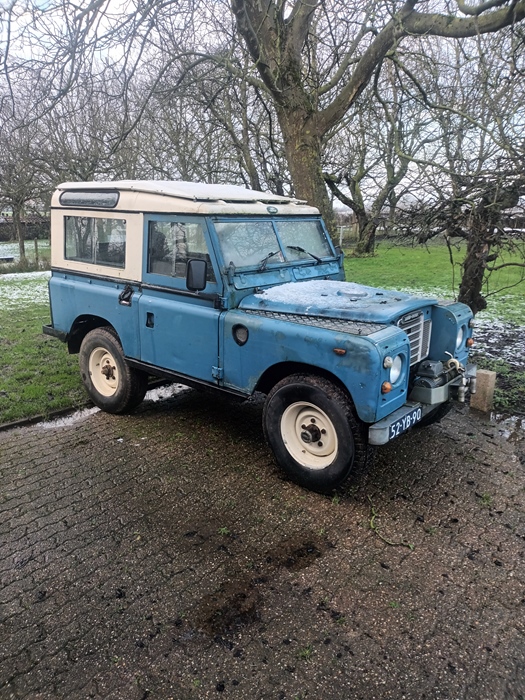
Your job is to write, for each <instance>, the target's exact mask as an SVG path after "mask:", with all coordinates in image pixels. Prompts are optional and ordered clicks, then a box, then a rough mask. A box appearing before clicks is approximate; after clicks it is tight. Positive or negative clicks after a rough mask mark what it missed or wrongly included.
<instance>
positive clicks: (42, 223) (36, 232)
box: [0, 219, 50, 241]
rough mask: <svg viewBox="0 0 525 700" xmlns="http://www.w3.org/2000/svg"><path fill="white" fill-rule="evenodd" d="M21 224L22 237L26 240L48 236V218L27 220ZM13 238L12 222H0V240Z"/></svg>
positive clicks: (13, 228) (11, 239)
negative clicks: (23, 231)
mask: <svg viewBox="0 0 525 700" xmlns="http://www.w3.org/2000/svg"><path fill="white" fill-rule="evenodd" d="M23 226H24V228H25V235H24V238H25V240H26V241H31V240H33V239H34V238H49V229H50V222H49V219H40V220H39V221H28V222H26V223H25V224H23ZM13 240H15V227H14V226H13V224H12V223H11V222H10V221H4V222H0V241H13Z"/></svg>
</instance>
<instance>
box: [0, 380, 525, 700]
mask: <svg viewBox="0 0 525 700" xmlns="http://www.w3.org/2000/svg"><path fill="white" fill-rule="evenodd" d="M260 414H261V408H260V405H257V404H251V403H249V404H245V405H238V404H236V403H229V402H227V401H224V400H222V399H215V397H211V398H210V397H209V396H207V395H203V394H199V393H197V392H191V391H189V392H186V393H185V394H182V395H180V396H178V397H175V398H173V399H170V400H168V401H165V402H160V403H156V404H151V403H149V404H148V403H145V404H144V405H143V406H142V407H141V408H140V409H139V410H138V411H137V412H136V413H135V414H134V415H130V416H110V415H105V414H102V413H96V414H93V415H91V416H89V417H87V418H85V419H84V420H81V421H79V422H74V423H72V424H71V425H66V426H62V427H49V426H47V427H46V428H45V429H44V428H42V427H41V426H38V425H35V426H31V427H26V428H16V429H12V430H10V431H7V432H3V433H0V455H1V458H0V478H1V479H2V494H1V497H0V700H7V699H8V698H9V699H11V698H13V700H22V699H23V700H57V699H58V700H61V699H64V700H65V699H66V698H67V699H68V700H75V699H76V698H78V699H79V700H84V699H86V698H93V699H95V700H98V698H105V699H108V698H109V699H111V700H121V699H122V700H135V698H136V699H137V700H145V699H146V698H148V699H149V700H151V699H155V700H169V699H170V698H173V699H174V700H192V699H193V698H196V699H200V698H203V699H205V698H220V697H224V698H229V699H230V700H232V699H233V700H246V699H247V698H249V699H250V700H252V699H253V700H266V698H268V700H270V699H271V700H294V699H295V698H301V699H306V698H311V699H315V700H318V699H320V698H323V700H361V699H362V700H373V699H374V698H376V699H378V700H390V699H392V700H400V699H401V698H405V699H406V700H422V699H423V698H426V699H427V700H440V699H442V698H443V699H445V698H447V699H449V700H456V699H458V698H462V699H465V700H499V699H502V700H503V699H504V698H505V699H508V700H511V699H513V700H520V698H521V700H523V698H525V490H524V483H525V482H524V476H525V459H524V453H525V435H520V434H518V435H517V436H516V435H515V436H514V438H515V439H514V441H505V440H503V439H502V438H501V436H500V435H499V432H498V427H497V426H495V425H491V424H490V423H489V422H488V421H487V420H486V419H483V418H482V417H480V416H479V415H478V414H475V413H469V411H468V408H464V409H461V410H458V411H453V412H452V413H451V414H449V416H447V417H446V418H445V419H444V420H443V421H442V422H441V424H439V425H435V426H432V427H430V428H428V429H425V430H417V431H413V432H412V433H410V434H409V435H406V436H404V437H402V438H401V439H399V440H398V441H396V442H393V443H392V444H390V445H386V446H384V447H382V448H379V449H377V450H376V457H375V463H374V464H373V465H372V466H371V467H370V468H369V469H368V470H367V471H366V472H360V473H356V474H354V475H353V476H352V477H351V479H350V480H349V481H348V483H347V484H346V486H345V488H344V489H341V490H340V492H338V493H337V494H334V497H333V498H330V497H326V496H320V495H318V494H314V493H310V492H307V491H305V490H303V489H301V488H299V487H297V486H295V485H294V484H292V483H290V482H289V481H287V480H286V479H285V478H284V477H283V475H282V474H281V472H280V471H279V470H278V468H277V467H276V466H275V464H274V463H273V460H272V457H271V455H270V453H269V451H268V449H267V448H266V447H265V445H264V442H263V439H262V430H261V427H260V419H261V415H260Z"/></svg>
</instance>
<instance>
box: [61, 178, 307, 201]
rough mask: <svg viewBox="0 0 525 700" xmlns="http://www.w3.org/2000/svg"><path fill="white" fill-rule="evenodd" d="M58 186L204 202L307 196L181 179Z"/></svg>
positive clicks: (65, 184)
mask: <svg viewBox="0 0 525 700" xmlns="http://www.w3.org/2000/svg"><path fill="white" fill-rule="evenodd" d="M57 189H58V190H72V191H73V190H75V191H79V190H84V191H85V190H98V191H101V190H102V191H104V190H127V191H130V192H148V193H151V194H160V195H165V196H167V197H179V198H180V199H189V200H193V201H201V202H218V201H223V202H262V203H265V204H270V203H275V204H288V203H293V204H304V203H305V202H304V200H300V199H294V198H293V197H281V196H280V195H277V194H272V193H271V192H258V191H257V190H248V189H245V188H244V187H239V186H238V185H207V184H205V183H201V182H183V181H181V180H180V181H179V180H114V181H109V180H107V181H102V182H63V183H61V184H60V185H58V186H57Z"/></svg>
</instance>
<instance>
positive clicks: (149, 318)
mask: <svg viewBox="0 0 525 700" xmlns="http://www.w3.org/2000/svg"><path fill="white" fill-rule="evenodd" d="M154 326H155V314H154V313H152V312H151V311H147V312H146V328H154Z"/></svg>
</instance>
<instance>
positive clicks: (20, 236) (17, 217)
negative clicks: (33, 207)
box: [13, 206, 27, 265]
mask: <svg viewBox="0 0 525 700" xmlns="http://www.w3.org/2000/svg"><path fill="white" fill-rule="evenodd" d="M21 211H22V210H21V208H20V207H18V206H14V207H13V226H14V229H15V235H16V238H17V240H18V250H19V251H20V263H21V264H22V265H25V264H26V263H27V258H26V247H25V241H24V227H23V226H22V217H21Z"/></svg>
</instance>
